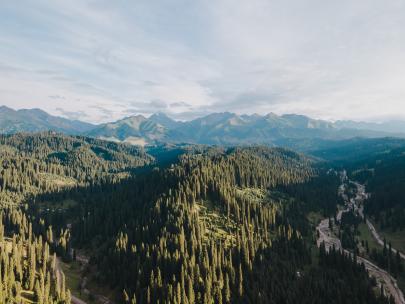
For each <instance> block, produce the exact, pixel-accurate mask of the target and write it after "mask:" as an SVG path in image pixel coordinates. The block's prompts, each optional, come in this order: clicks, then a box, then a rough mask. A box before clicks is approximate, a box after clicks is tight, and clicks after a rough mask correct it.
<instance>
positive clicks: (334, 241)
mask: <svg viewBox="0 0 405 304" xmlns="http://www.w3.org/2000/svg"><path fill="white" fill-rule="evenodd" d="M346 180H347V176H346V174H345V172H344V173H343V176H342V185H341V186H340V187H339V193H340V194H341V195H342V197H343V199H344V200H345V207H346V208H345V210H340V211H339V212H338V214H337V215H336V219H337V221H340V219H341V217H342V214H343V213H344V212H348V211H349V210H350V209H354V210H355V211H356V210H359V214H360V216H363V215H362V214H363V210H362V208H361V209H360V208H359V203H361V202H362V201H363V200H364V199H365V198H366V197H367V196H366V194H365V191H364V186H362V185H360V184H359V186H360V187H359V186H357V189H358V191H357V193H356V197H355V198H354V199H349V198H348V197H347V195H346V194H345V193H344V192H345V191H344V189H345V186H344V182H345V181H346ZM359 189H360V190H362V191H359ZM360 200H362V201H360ZM332 221H333V220H332ZM370 224H371V223H370ZM371 226H372V225H371ZM369 227H370V226H369ZM316 230H317V231H318V239H317V245H318V247H319V246H320V245H321V244H322V243H324V244H325V248H326V251H329V250H330V248H333V247H334V248H335V249H336V250H342V251H343V252H344V253H345V254H348V255H352V253H351V252H350V251H348V250H346V249H343V248H342V244H341V242H340V240H339V238H338V237H337V236H336V235H335V233H334V232H333V231H332V229H331V228H330V227H329V219H324V220H322V221H321V222H320V223H319V225H318V226H317V228H316ZM374 231H375V229H374ZM375 233H376V235H377V236H378V233H377V232H376V231H375ZM357 262H358V263H360V264H364V266H365V268H366V269H367V271H368V273H369V275H370V276H372V277H374V278H375V279H376V280H377V282H378V283H379V284H382V285H383V288H384V290H385V292H386V293H389V294H390V295H392V296H393V298H394V299H395V303H396V304H405V298H404V295H403V293H402V291H401V289H400V288H399V287H398V285H397V282H396V280H395V279H394V278H393V277H392V276H391V275H390V274H389V273H388V272H387V271H385V270H383V269H381V268H379V267H378V266H377V265H375V264H374V263H372V262H370V261H369V260H367V259H365V258H362V257H359V256H358V257H357Z"/></svg>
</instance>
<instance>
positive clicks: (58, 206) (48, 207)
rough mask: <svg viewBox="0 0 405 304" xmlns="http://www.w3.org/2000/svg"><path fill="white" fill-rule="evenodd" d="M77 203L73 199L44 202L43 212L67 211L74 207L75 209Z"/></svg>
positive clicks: (42, 204) (41, 208)
mask: <svg viewBox="0 0 405 304" xmlns="http://www.w3.org/2000/svg"><path fill="white" fill-rule="evenodd" d="M76 205H77V202H76V201H75V200H72V199H66V200H63V201H57V202H43V203H41V207H40V210H41V211H56V210H67V209H70V208H72V207H75V206H76Z"/></svg>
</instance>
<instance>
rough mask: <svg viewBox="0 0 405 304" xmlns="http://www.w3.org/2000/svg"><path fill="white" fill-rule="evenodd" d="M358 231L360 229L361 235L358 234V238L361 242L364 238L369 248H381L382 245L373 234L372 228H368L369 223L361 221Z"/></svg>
mask: <svg viewBox="0 0 405 304" xmlns="http://www.w3.org/2000/svg"><path fill="white" fill-rule="evenodd" d="M358 231H359V235H358V236H357V239H358V240H359V242H361V241H362V240H363V241H364V242H366V241H367V242H368V248H369V250H370V251H371V250H373V249H374V248H375V249H381V246H380V245H379V244H378V243H377V241H376V240H375V239H374V237H373V235H372V234H371V232H370V230H369V229H368V226H367V224H365V223H363V222H362V223H360V224H359V226H358Z"/></svg>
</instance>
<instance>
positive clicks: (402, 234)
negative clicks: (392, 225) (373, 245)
mask: <svg viewBox="0 0 405 304" xmlns="http://www.w3.org/2000/svg"><path fill="white" fill-rule="evenodd" d="M373 225H374V227H375V228H376V229H377V232H378V234H380V235H381V238H382V239H383V238H385V239H386V240H387V243H389V242H391V245H392V247H394V248H395V249H398V250H399V251H402V252H405V230H402V231H396V232H393V231H390V230H389V229H387V230H381V229H379V228H380V225H378V224H376V223H375V222H373Z"/></svg>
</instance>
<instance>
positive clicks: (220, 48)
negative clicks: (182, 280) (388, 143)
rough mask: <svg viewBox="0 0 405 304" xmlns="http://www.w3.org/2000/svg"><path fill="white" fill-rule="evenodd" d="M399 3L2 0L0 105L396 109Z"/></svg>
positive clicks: (105, 114)
mask: <svg viewBox="0 0 405 304" xmlns="http://www.w3.org/2000/svg"><path fill="white" fill-rule="evenodd" d="M404 9H405V1H404V0H395V1H389V2H384V3H383V2H381V1H377V0H371V1H365V0H360V1H350V0H343V1H338V2H330V1H321V0H308V1H304V2H294V3H292V2H288V1H287V2H281V1H266V0H251V1H248V2H238V3H237V4H236V3H235V2H234V1H230V0H219V1H215V2H206V1H199V0H197V1H190V2H184V1H167V2H166V1H163V2H159V3H155V2H153V1H146V0H145V1H143V0H141V1H136V2H120V1H118V2H116V1H115V2H111V1H107V0H101V1H97V2H94V1H90V0H89V1H82V0H80V1H79V0H73V1H69V2H60V1H58V2H55V1H50V0H40V1H35V2H32V1H28V0H22V1H19V2H18V3H16V2H13V1H3V2H2V3H1V4H0V72H1V73H0V98H1V103H2V104H5V105H9V106H12V107H16V108H33V107H40V108H43V109H44V110H46V111H48V112H50V113H53V114H57V113H62V112H61V111H60V110H63V111H65V112H66V113H80V112H83V113H86V114H87V117H83V118H85V119H87V120H89V121H91V122H105V121H110V120H114V119H117V118H120V117H123V116H125V115H128V114H130V113H131V114H137V113H141V114H150V113H153V112H156V111H164V112H167V113H168V114H170V115H172V116H173V117H179V118H181V119H185V118H186V117H195V116H198V115H203V114H206V113H210V112H215V111H233V112H237V113H249V114H251V113H255V112H259V113H265V112H276V113H280V114H281V113H287V112H298V113H302V114H307V115H312V116H315V117H318V118H334V119H346V118H355V119H377V118H378V117H380V118H381V117H392V116H397V115H398V113H404V114H403V115H404V116H405V111H404V104H403V101H404V99H405V87H404V86H403V83H404V79H405V52H404V50H405V19H404V18H403V11H404ZM59 97H61V98H59ZM62 97H63V98H64V99H63V98H62ZM382 105H384V106H382ZM64 115H65V114H64ZM404 118H405V117H404Z"/></svg>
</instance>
